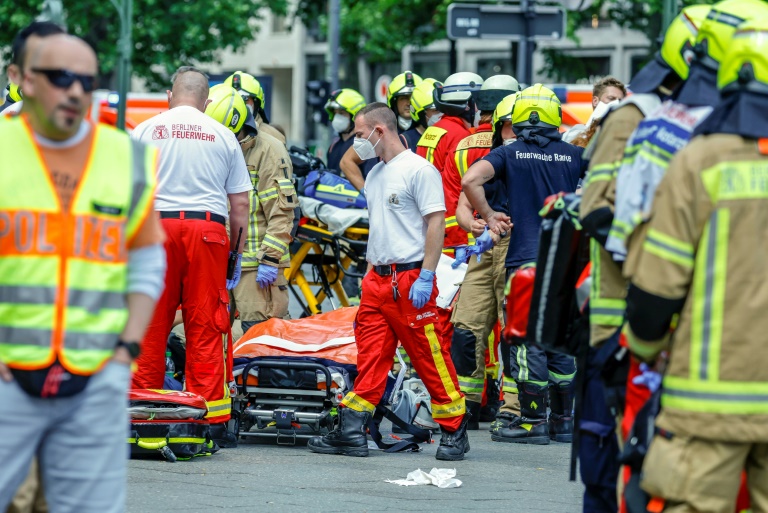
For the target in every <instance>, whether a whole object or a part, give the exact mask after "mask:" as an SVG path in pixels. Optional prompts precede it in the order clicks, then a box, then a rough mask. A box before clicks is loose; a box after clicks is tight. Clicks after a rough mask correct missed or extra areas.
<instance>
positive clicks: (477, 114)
mask: <svg viewBox="0 0 768 513" xmlns="http://www.w3.org/2000/svg"><path fill="white" fill-rule="evenodd" d="M472 126H473V127H478V126H480V111H479V110H476V111H475V121H474V122H473V123H472Z"/></svg>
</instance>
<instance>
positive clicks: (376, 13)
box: [295, 0, 452, 62]
mask: <svg viewBox="0 0 768 513" xmlns="http://www.w3.org/2000/svg"><path fill="white" fill-rule="evenodd" d="M451 3H452V0H341V27H340V34H341V42H340V44H341V48H342V50H343V52H344V53H345V54H347V55H349V56H352V57H356V56H358V55H365V56H366V58H367V60H368V61H369V62H388V61H393V60H399V59H400V52H401V51H402V50H403V48H404V47H405V46H406V45H414V46H417V47H422V46H426V45H428V44H429V43H431V42H432V41H436V40H438V39H443V38H444V37H445V26H446V19H447V10H448V5H450V4H451ZM295 14H296V16H297V17H298V18H299V19H301V21H302V22H303V23H304V24H305V25H306V26H307V27H313V26H317V28H318V29H319V32H320V33H321V34H327V27H328V1H327V0H300V1H299V3H298V7H297V10H296V13H295Z"/></svg>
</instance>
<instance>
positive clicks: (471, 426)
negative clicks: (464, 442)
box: [466, 401, 480, 431]
mask: <svg viewBox="0 0 768 513" xmlns="http://www.w3.org/2000/svg"><path fill="white" fill-rule="evenodd" d="M466 404H467V413H469V422H468V423H467V429H468V430H469V431H477V430H478V429H480V420H479V419H480V403H476V402H475V401H466Z"/></svg>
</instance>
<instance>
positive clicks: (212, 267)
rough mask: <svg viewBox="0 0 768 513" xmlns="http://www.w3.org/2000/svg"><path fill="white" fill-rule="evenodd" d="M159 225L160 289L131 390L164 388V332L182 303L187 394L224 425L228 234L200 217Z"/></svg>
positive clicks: (226, 409) (227, 413)
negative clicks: (202, 401)
mask: <svg viewBox="0 0 768 513" xmlns="http://www.w3.org/2000/svg"><path fill="white" fill-rule="evenodd" d="M161 222H162V225H163V229H164V230H165V234H166V240H165V252H166V258H167V263H168V270H167V271H166V275H165V290H164V291H163V295H162V296H161V297H160V299H159V300H158V302H157V305H156V306H155V313H154V316H153V317H152V322H150V324H149V326H148V327H147V332H146V334H145V335H144V340H143V342H142V344H141V355H140V356H139V358H138V360H137V362H136V363H137V364H138V369H137V371H136V373H135V374H134V375H133V385H132V386H133V388H162V387H163V376H164V375H165V348H166V344H167V340H168V334H169V333H170V332H171V325H172V324H173V319H174V317H175V315H176V308H177V307H178V305H179V304H181V311H182V315H183V316H184V333H185V335H186V339H187V358H186V366H185V371H186V390H187V391H189V392H194V393H195V394H198V395H201V396H202V397H203V398H204V399H205V401H206V402H207V403H208V411H209V413H208V420H209V421H210V422H211V423H219V422H226V421H227V420H229V417H230V413H231V411H232V402H231V399H230V397H229V387H228V384H227V379H226V378H227V375H226V369H225V360H226V349H225V346H226V345H229V343H230V342H229V332H230V326H229V295H228V293H227V288H226V279H227V276H226V275H227V257H228V255H229V238H228V237H227V230H226V228H224V225H222V224H219V223H216V222H213V221H205V220H202V219H200V220H197V219H162V220H161Z"/></svg>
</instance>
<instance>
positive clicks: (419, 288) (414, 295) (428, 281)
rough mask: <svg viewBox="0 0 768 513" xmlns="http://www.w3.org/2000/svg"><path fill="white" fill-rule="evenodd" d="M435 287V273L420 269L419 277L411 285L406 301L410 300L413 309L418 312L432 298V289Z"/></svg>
mask: <svg viewBox="0 0 768 513" xmlns="http://www.w3.org/2000/svg"><path fill="white" fill-rule="evenodd" d="M434 285H435V272H434V271H430V270H428V269H422V270H421V272H420V273H419V277H418V278H417V279H416V281H414V282H413V285H411V292H410V293H409V294H408V299H410V300H411V303H412V304H413V307H414V308H416V309H417V310H420V309H421V308H422V307H423V306H424V305H426V304H427V301H429V298H430V297H432V287H434Z"/></svg>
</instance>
